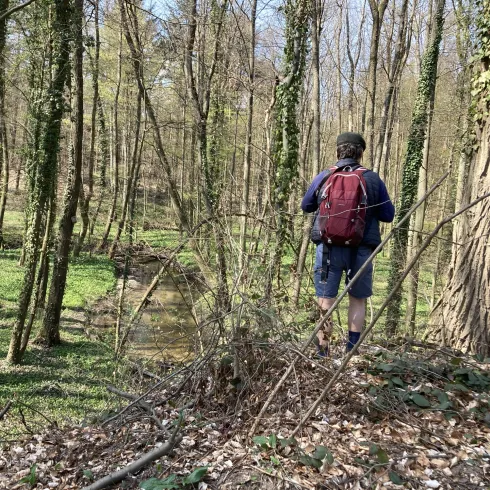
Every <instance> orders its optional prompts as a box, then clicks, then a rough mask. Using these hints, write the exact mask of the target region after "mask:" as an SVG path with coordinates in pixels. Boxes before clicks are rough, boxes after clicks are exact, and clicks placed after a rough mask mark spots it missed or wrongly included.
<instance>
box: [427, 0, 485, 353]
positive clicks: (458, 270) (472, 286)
mask: <svg viewBox="0 0 490 490" xmlns="http://www.w3.org/2000/svg"><path fill="white" fill-rule="evenodd" d="M476 4H477V8H478V17H477V26H476V27H477V29H476V34H477V38H478V49H477V50H476V56H477V57H478V61H479V64H478V65H477V70H476V73H475V76H474V78H473V84H472V85H473V86H472V93H473V94H474V97H475V98H474V105H473V109H474V120H475V121H476V128H475V129H476V135H475V140H474V141H473V143H474V145H473V146H474V147H475V148H477V149H476V151H475V154H474V156H473V159H472V162H471V166H470V171H469V178H468V181H467V186H466V189H465V190H466V196H465V199H464V200H465V201H468V202H471V201H473V200H474V199H476V198H477V197H478V196H481V195H482V194H484V193H486V192H488V190H489V189H490V172H489V171H488V168H489V167H490V117H489V115H488V114H489V111H490V37H489V36H488V33H489V32H490V3H489V2H488V1H487V0H476ZM488 216H490V199H488V198H487V199H485V200H483V201H481V202H480V203H479V204H477V205H476V206H474V207H473V208H471V210H470V211H468V212H467V213H466V216H465V219H464V220H461V221H459V223H458V226H459V233H458V236H459V242H460V244H461V245H460V246H459V247H455V248H454V249H453V254H452V259H451V266H450V270H449V277H448V280H447V283H446V286H445V288H444V291H443V294H442V297H441V299H440V300H439V302H438V303H437V305H436V307H435V308H434V310H433V312H432V315H431V318H430V325H431V327H432V329H433V330H432V332H431V337H433V338H434V339H435V340H437V341H438V342H440V343H441V344H442V345H448V346H451V347H453V348H456V349H461V350H463V351H467V352H472V353H477V354H480V355H482V356H484V357H488V356H489V355H490V254H489V253H488V236H489V235H490V220H489V219H488Z"/></svg>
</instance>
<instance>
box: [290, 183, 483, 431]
mask: <svg viewBox="0 0 490 490" xmlns="http://www.w3.org/2000/svg"><path fill="white" fill-rule="evenodd" d="M487 197H490V192H487V193H486V194H483V196H481V197H479V198H478V199H475V200H474V201H472V202H470V203H469V204H467V205H466V206H464V207H463V208H461V209H460V210H459V211H456V212H455V213H453V214H451V215H449V216H447V217H446V218H444V219H443V220H442V221H440V222H439V224H438V225H437V226H436V227H435V228H434V229H433V230H432V232H431V233H430V234H429V235H428V236H427V238H426V239H425V240H424V242H423V243H422V245H421V246H420V248H419V249H418V250H417V253H416V254H415V255H414V256H413V258H412V260H411V261H410V263H409V264H408V266H407V267H406V268H405V270H404V271H403V274H402V275H401V276H400V278H399V279H398V282H397V283H396V284H395V287H394V288H393V289H392V290H391V292H390V294H389V295H388V296H387V298H386V299H385V301H384V302H383V304H382V305H381V307H380V309H379V310H378V311H377V313H376V315H375V316H374V318H373V320H372V321H371V323H370V324H369V325H368V326H367V327H366V329H365V330H364V331H363V332H362V334H361V337H360V338H359V340H358V342H357V344H356V345H355V346H354V348H353V349H352V350H351V351H350V352H349V353H348V354H347V356H346V357H345V358H344V360H343V361H342V364H341V365H340V366H339V368H338V369H337V371H336V372H335V374H334V375H333V377H332V379H331V380H330V381H329V382H328V383H327V385H326V386H325V388H324V390H323V391H322V393H321V394H320V395H319V397H318V398H317V399H316V400H315V402H314V403H313V405H311V407H310V408H309V409H308V412H306V415H305V416H304V417H303V418H302V419H301V421H300V422H299V424H298V425H297V426H296V428H295V429H294V431H293V432H292V434H291V436H294V435H295V434H296V433H297V432H298V431H299V430H300V429H301V427H302V426H303V425H304V423H305V422H306V421H307V420H308V419H309V418H310V417H311V415H312V414H313V413H314V412H315V411H316V409H317V408H318V406H319V405H320V403H321V402H322V400H323V399H324V398H325V397H326V395H327V394H328V393H329V392H330V390H331V389H332V386H333V385H334V383H335V382H336V381H337V380H338V379H339V377H340V375H341V374H342V372H343V371H344V369H345V368H346V366H347V364H349V361H350V360H351V358H352V357H353V356H354V355H356V353H357V351H358V349H359V346H360V345H361V344H362V342H363V341H364V339H365V338H366V337H367V335H368V334H369V332H370V331H371V330H372V328H373V327H374V325H376V323H377V321H378V320H379V318H380V317H381V315H382V314H383V311H384V309H385V308H386V307H387V306H388V304H389V302H390V301H391V300H392V299H393V296H394V295H395V293H396V292H397V291H398V289H400V287H401V285H402V284H403V281H404V280H405V278H406V277H407V276H408V274H409V273H410V271H411V270H412V268H413V267H414V265H415V264H416V263H417V261H418V260H419V258H420V256H421V255H422V253H423V252H424V251H425V249H426V248H427V247H428V246H429V245H430V243H431V242H432V239H433V238H434V237H435V236H436V235H437V233H438V232H439V230H440V229H441V228H442V227H443V226H444V225H445V224H447V223H449V222H450V221H452V220H453V219H454V218H456V217H457V216H459V215H460V214H462V213H464V212H465V211H467V210H468V209H470V208H471V207H473V206H475V205H476V204H478V203H479V202H480V201H483V199H486V198H487Z"/></svg>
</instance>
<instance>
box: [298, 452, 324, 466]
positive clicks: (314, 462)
mask: <svg viewBox="0 0 490 490" xmlns="http://www.w3.org/2000/svg"><path fill="white" fill-rule="evenodd" d="M299 461H300V462H301V463H303V464H304V465H305V466H313V468H321V467H322V462H321V461H320V460H319V459H315V458H312V457H311V456H307V455H306V454H303V456H300V457H299Z"/></svg>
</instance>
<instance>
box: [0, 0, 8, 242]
mask: <svg viewBox="0 0 490 490" xmlns="http://www.w3.org/2000/svg"><path fill="white" fill-rule="evenodd" d="M8 8H9V0H0V14H1V13H3V12H6V11H7V10H8ZM7 22H8V18H7V17H5V18H3V19H1V20H0V172H2V190H1V194H0V248H2V249H3V218H4V216H5V206H6V204H7V193H8V185H9V154H8V144H7V143H8V142H7V125H6V124H5V43H6V40H7Z"/></svg>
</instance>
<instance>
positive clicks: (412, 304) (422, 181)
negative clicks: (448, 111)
mask: <svg viewBox="0 0 490 490" xmlns="http://www.w3.org/2000/svg"><path fill="white" fill-rule="evenodd" d="M434 95H435V94H434ZM433 110H434V98H432V100H431V102H430V107H429V117H428V118H429V120H428V122H427V135H426V138H425V143H424V154H423V159H422V165H421V166H420V171H419V183H418V188H417V199H421V198H422V197H423V196H425V194H426V192H427V175H428V172H429V169H428V164H429V151H430V142H431V140H430V135H431V125H432V111H433ZM426 207H427V206H426V202H425V201H424V202H423V203H422V204H421V205H420V206H419V207H418V208H417V211H415V216H414V219H413V230H412V236H411V238H412V239H411V243H410V246H409V248H408V249H407V260H410V259H411V257H413V256H414V255H415V254H416V253H417V250H418V249H419V247H420V245H421V243H422V231H423V228H424V220H425V210H426ZM419 272H420V262H417V263H416V264H415V265H414V266H413V269H412V272H411V273H410V276H409V279H408V291H407V310H406V314H405V328H406V330H407V332H410V335H411V336H412V337H414V336H415V315H416V312H417V295H418V289H419Z"/></svg>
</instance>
